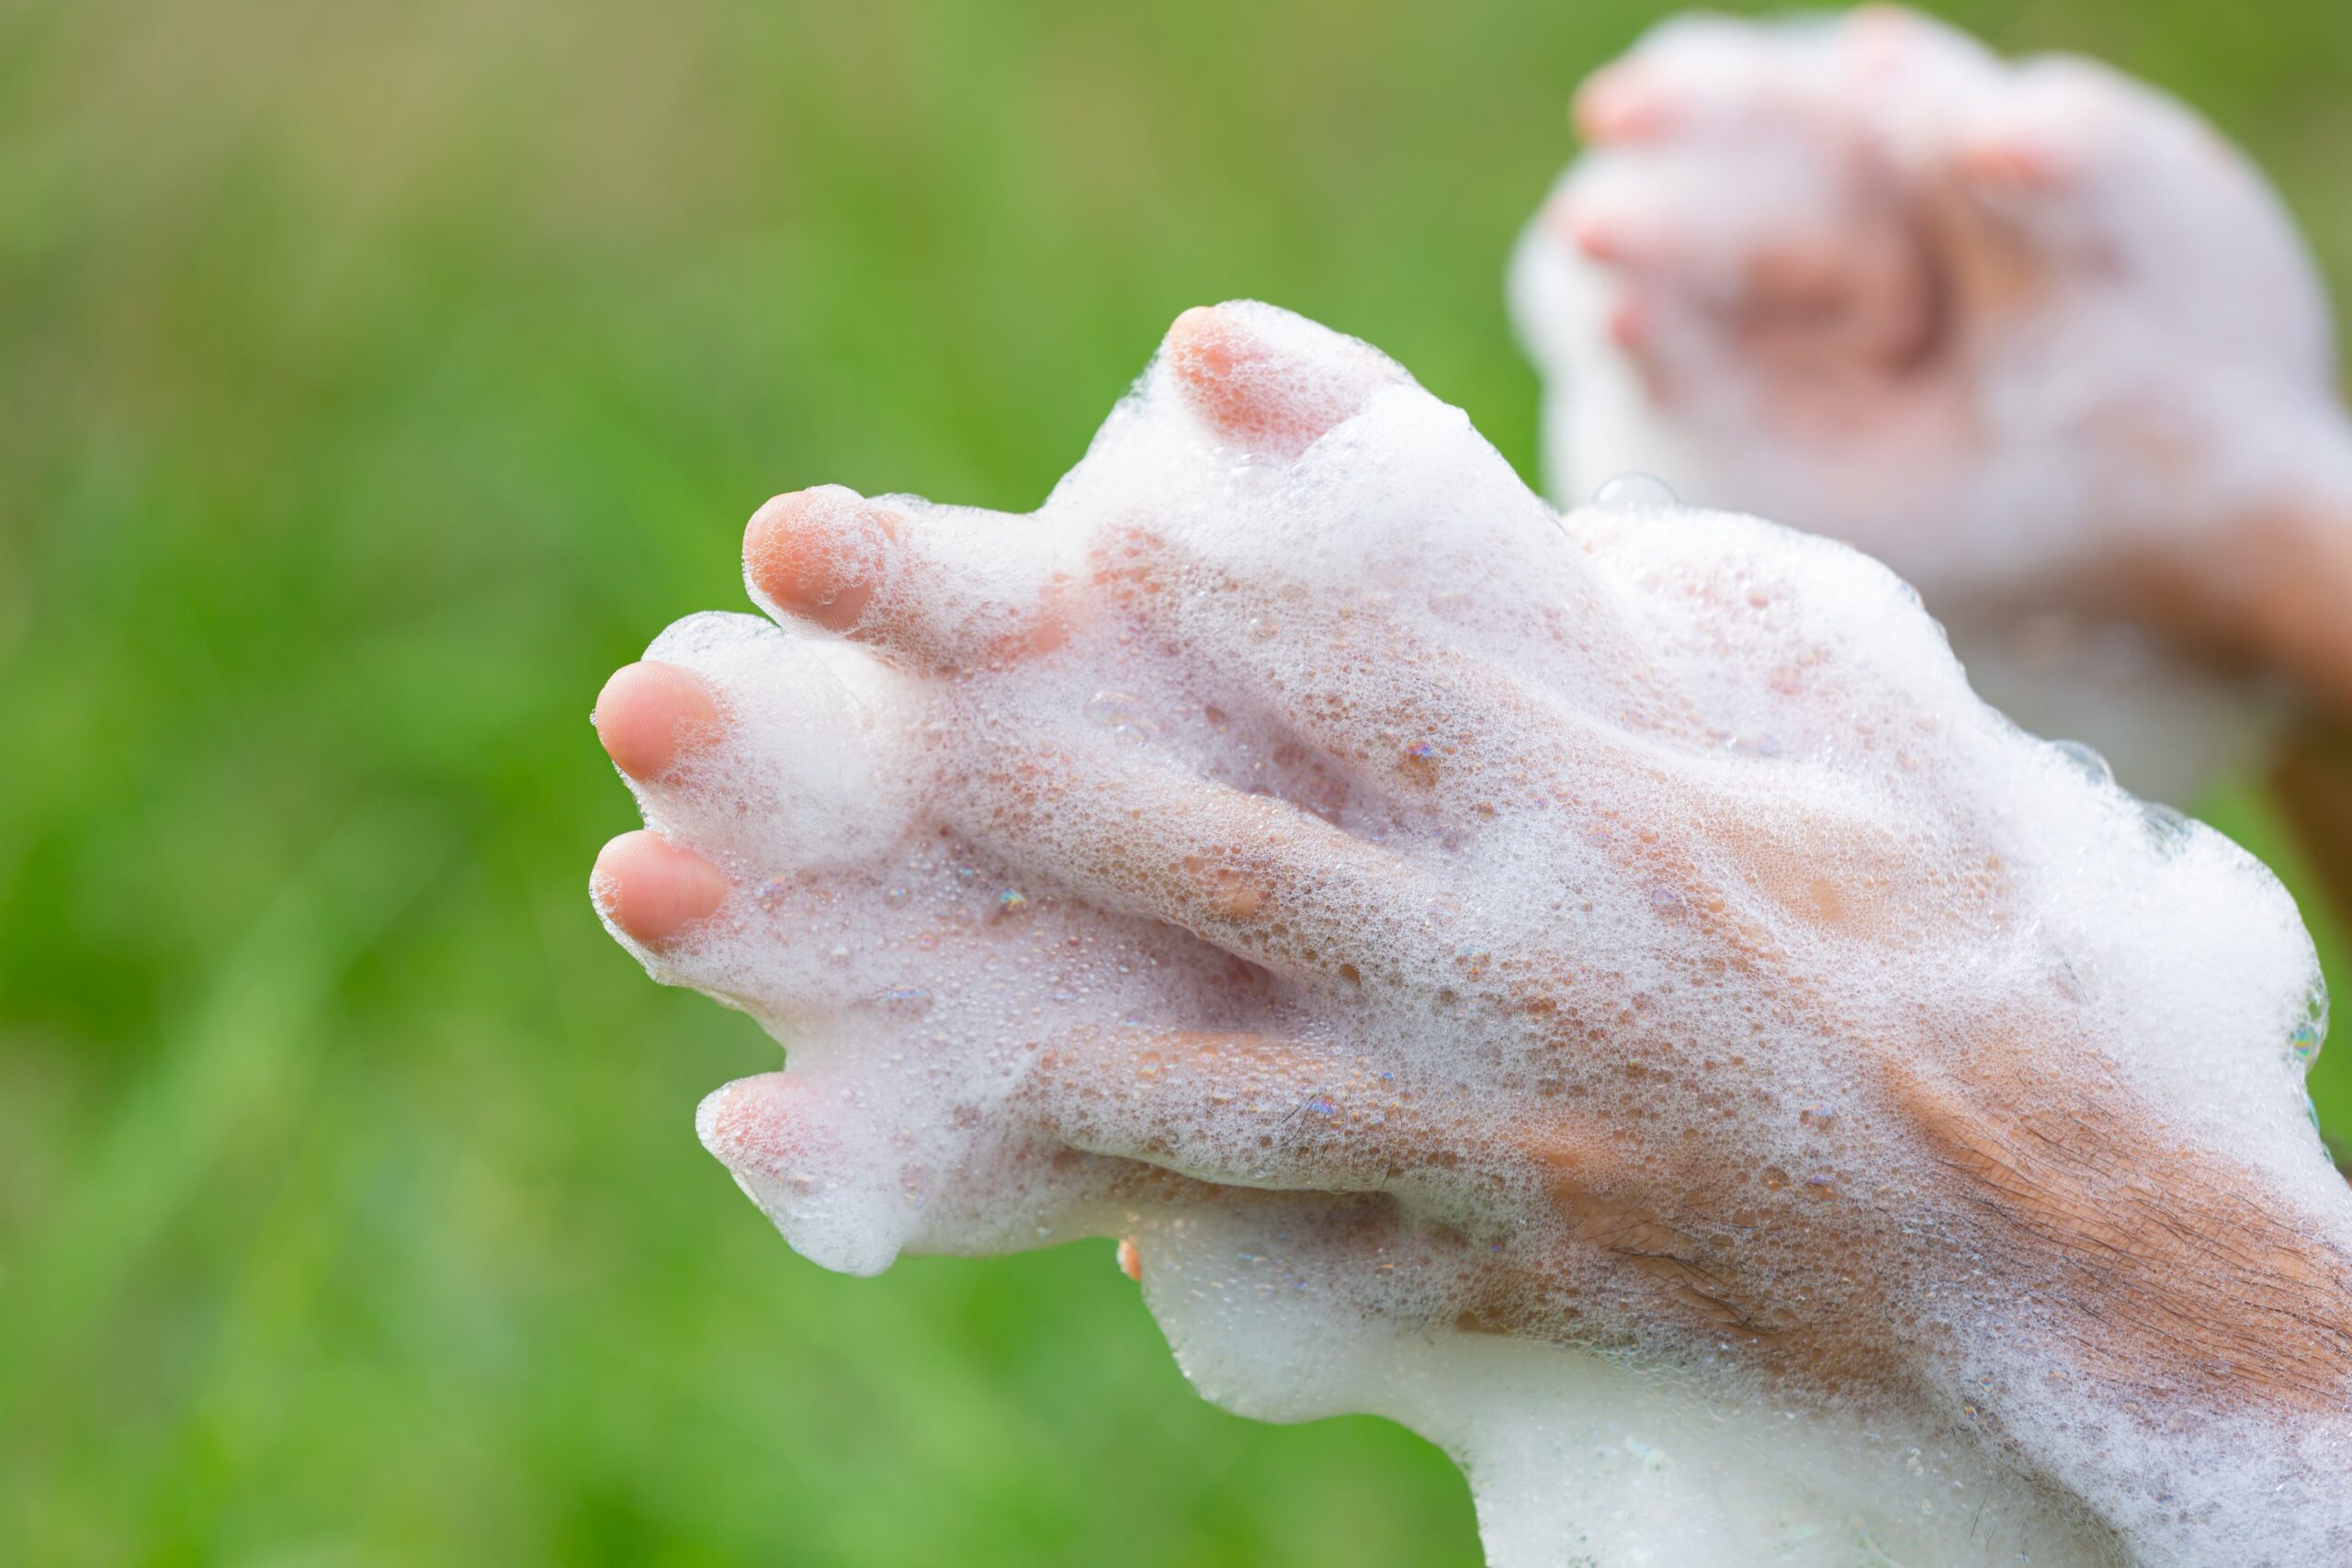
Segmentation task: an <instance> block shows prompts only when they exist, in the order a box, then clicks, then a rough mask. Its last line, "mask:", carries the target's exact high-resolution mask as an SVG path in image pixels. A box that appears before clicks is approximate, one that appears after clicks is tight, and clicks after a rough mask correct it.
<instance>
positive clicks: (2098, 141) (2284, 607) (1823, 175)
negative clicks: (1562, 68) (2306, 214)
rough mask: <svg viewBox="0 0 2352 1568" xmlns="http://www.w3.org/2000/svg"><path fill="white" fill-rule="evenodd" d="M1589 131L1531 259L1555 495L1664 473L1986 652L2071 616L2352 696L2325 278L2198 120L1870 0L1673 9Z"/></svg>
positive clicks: (1589, 91)
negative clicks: (1823, 10) (1833, 555)
mask: <svg viewBox="0 0 2352 1568" xmlns="http://www.w3.org/2000/svg"><path fill="white" fill-rule="evenodd" d="M1575 118H1576V123H1577V129H1578V130H1579V132H1580V133H1581V134H1582V136H1583V137H1584V139H1585V141H1587V143H1588V145H1589V148H1590V149H1591V151H1590V152H1588V153H1587V155H1586V156H1585V157H1584V158H1583V159H1581V160H1580V161H1579V162H1578V163H1577V165H1576V166H1575V167H1574V168H1572V169H1571V170H1570V172H1569V174H1568V175H1566V177H1565V178H1564V179H1563V181H1562V182H1561V185H1560V186H1559V187H1558V189H1557V190H1556V191H1555V194H1554V195H1553V197H1552V198H1551V200H1550V201H1549V202H1548V203H1547V205H1546V206H1545V207H1544V210H1543V212H1542V214H1541V215H1540V217H1539V218H1538V220H1537V221H1536V222H1535V224H1534V225H1533V226H1532V227H1531V229H1530V231H1529V233H1528V236H1527V238H1526V240H1525V242H1524V243H1523V244H1522V246H1521V254H1520V256H1519V259H1518V262H1517V264H1516V268H1515V277H1514V295H1515V300H1516V304H1517V307H1518V314H1519V317H1520V321H1521V330H1522V334H1523V336H1524V337H1525V339H1526V341H1527V342H1528V344H1529V346H1530V348H1531V350H1532V353H1533V354H1534V355H1535V356H1536V358H1537V360H1538V363H1539V365H1540V366H1541V367H1542V368H1543V369H1544V372H1545V375H1546V377H1547V381H1548V385H1547V390H1546V395H1547V399H1548V400H1549V401H1550V405H1551V406H1550V409H1549V412H1548V414H1547V419H1548V421H1549V433H1548V439H1549V452H1548V458H1549V461H1550V463H1551V465H1552V468H1553V482H1554V484H1555V488H1557V487H1560V486H1562V485H1567V486H1576V487H1583V486H1589V485H1590V484H1591V483H1593V482H1595V481H1596V480H1598V479H1603V478H1606V477H1608V475H1610V474H1611V473H1614V472H1618V471H1622V470H1623V469H1626V468H1648V469H1650V470H1652V471H1654V472H1657V473H1659V474H1660V475H1662V476H1663V477H1665V478H1667V479H1668V480H1669V482H1672V483H1673V484H1675V486H1676V487H1677V489H1678V490H1679V491H1681V492H1682V493H1683V494H1684V495H1685V497H1686V499H1691V500H1695V501H1699V502H1704V503H1707V504H1714V505H1724V506H1730V507H1736V508H1738V509H1740V510H1745V511H1752V512H1756V513H1760V514H1762V515H1766V516H1770V517H1771V518H1773V519H1775V520H1776V521H1779V522H1782V523H1785V524H1788V525H1792V526H1797V527H1803V528H1806V529H1808V530H1812V531H1816V532H1821V533H1825V534H1828V535H1831V536H1837V537H1842V538H1846V539H1849V540H1850V541H1852V542H1854V543H1856V544H1858V545H1860V547H1862V548H1864V549H1865V550H1867V551H1869V552H1870V553H1871V554H1873V555H1876V556H1878V557H1879V558H1881V559H1883V560H1885V561H1886V562H1887V563H1888V564H1890V565H1892V566H1893V567H1894V568H1895V570H1898V571H1900V572H1902V573H1903V574H1904V575H1905V577H1907V578H1909V579H1910V580H1911V581H1913V582H1914V583H1916V584H1917V586H1918V588H1919V589H1920V591H1921V592H1923V593H1924V594H1926V595H1927V597H1928V604H1929V605H1930V607H1931V608H1932V609H1933V610H1934V611H1935V612H1936V613H1937V614H1938V615H1939V616H1941V617H1943V618H1944V619H1945V620H1947V621H1948V622H1951V623H1952V624H1953V626H1954V633H1955V638H1956V640H1959V641H1962V643H1963V647H1962V651H1963V653H1965V654H1969V655H1970V656H1971V663H1972V667H1973V666H1974V665H1975V663H1976V662H1977V660H1976V657H1975V656H1976V654H1977V652H1978V651H1979V650H1980V649H1987V648H1988V646H1989V645H1990V644H1992V643H1994V642H1996V641H1997V640H2003V639H2006V642H2007V647H2005V648H2003V649H2000V652H2001V653H2002V654H2003V655H2004V656H2007V655H2012V654H2015V653H2017V652H2018V649H2019V647H2020V645H2021V644H2023V643H2025V642H2026V641H2028V640H2030V638H2032V637H2043V638H2044V639H2045V640H2047V639H2048V638H2049V637H2050V636H2051V635H2052V633H2051V627H2052V623H2053V621H2054V620H2057V619H2062V618H2068V617H2071V618H2073V619H2074V620H2075V621H2077V622H2082V623H2088V624H2091V625H2092V626H2097V625H2100V624H2113V625H2119V626H2136V627H2139V628H2142V629H2143V630H2144V631H2146V632H2148V633H2150V634H2152V635H2153V636H2154V637H2155V638H2156V639H2157V640H2158V642H2159V643H2161V644H2162V645H2164V646H2165V648H2168V649H2174V650H2186V651H2187V652H2188V654H2190V655H2191V656H2192V657H2193V659H2194V660H2198V661H2201V662H2202V663H2203V664H2204V665H2205V666H2206V667H2207V668H2209V669H2214V670H2222V669H2235V668H2240V667H2246V666H2253V667H2257V668H2267V669H2271V670H2276V671H2283V672H2285V673H2286V674H2287V675H2289V676H2290V677H2291V678H2292V679H2293V680H2295V681H2296V682H2299V683H2300V684H2301V685H2302V686H2303V687H2304V688H2305V689H2306V690H2307V691H2309V692H2310V693H2312V694H2315V695H2316V696H2317V697H2318V698H2319V699H2320V700H2321V701H2323V702H2324V703H2325V704H2328V705H2334V706H2336V707H2337V708H2339V709H2341V710H2344V711H2346V712H2352V632H2348V631H2347V630H2346V627H2347V626H2352V617H2346V616H2345V615H2343V614H2342V612H2341V607H2342V605H2343V604H2345V603H2346V600H2347V596H2352V435H2347V432H2346V421H2345V417H2344V413H2343V411H2342V408H2341V406H2340V404H2339V402H2338V400H2337V398H2336V393H2335V385H2334V378H2335V367H2334V362H2333V352H2334V350H2333V335H2332V331H2331V328H2330V325H2329V321H2328V316H2327V310H2326V305H2325V300H2324V294H2323V291H2322V288H2321V286H2320V284H2319V282H2318V279H2317V277H2316V276H2315V273H2314V270H2313V268H2312V265H2311V262H2310V260H2309V258H2308V256H2307V255H2306V254H2305V253H2304V250H2303V247H2302V246H2301V243H2300V242H2299V240H2298V238H2297V236H2296V234H2295V232H2294V230H2293V227H2292V225H2291V223H2290V220H2289V218H2288V216H2287V214H2286V213H2285V211H2284V209H2282V208H2281V206H2280V204H2279V203H2278V199H2277V197H2275V196H2274V194H2273V193H2272V192H2271V191H2270V190H2269V188H2268V187H2267V185H2266V184H2265V183H2264V182H2263V180H2262V179H2261V177H2260V175H2258V174H2257V173H2256V171H2255V170H2254V169H2253V168H2252V167H2251V166H2250V165H2249V164H2247V163H2246V161H2245V159H2244V158H2243V157H2241V156H2240V155H2239V154H2238V153H2237V152H2235V151H2234V150H2233V149H2232V148H2230V147H2229V146H2228V145H2226V144H2225V143H2224V142H2222V141H2221V140H2220V139H2219V138H2218V137H2217V136H2215V135H2214V134H2213V132H2212V131H2211V130H2210V129H2208V128H2207V127H2206V126H2205V125H2204V124H2203V123H2202V122H2201V121H2199V119H2197V118H2195V117H2194V116H2193V115H2192V114H2190V113H2189V112H2188V110H2187V109H2185V108H2183V107H2181V106H2180V105H2178V104H2177V103H2175V102H2173V101H2172V100H2170V99H2168V98H2166V97H2165V96H2162V95H2160V94H2158V93H2156V92H2155V91H2154V90H2153V89H2151V88H2148V87H2146V86H2144V85H2141V84H2139V83H2136V82H2133V81H2131V79H2129V78H2127V77H2125V76H2123V75H2121V74H2120V73H2116V72H2113V71H2111V70H2109V69H2107V68H2105V67H2103V66H2100V65H2098V64H2096V63H2094V62H2089V61H2086V60H2079V59H2073V58H2062V57H2046V58H2040V59H2034V60H2028V61H2024V62H2018V63H2015V64H2011V63H2007V62H2002V61H2000V60H1998V59H1997V58H1996V57H1995V56H1993V55H1991V54H1990V53H1988V52H1987V51H1985V50H1984V49H1983V48H1982V47H1981V46H1979V45H1977V44H1976V43H1975V42H1974V41H1973V40H1972V39H1967V38H1965V37H1963V36H1962V35H1961V34H1959V33H1957V32H1955V31H1953V30H1951V29H1950V28H1945V27H1943V26H1941V25H1940V24H1938V23H1935V22H1932V21H1929V20H1928V19H1926V18H1924V17H1918V16H1916V15H1914V14H1912V13H1909V12H1905V11H1902V10H1898V9H1894V8H1892V7H1883V6H1873V7H1868V8H1865V9H1862V10H1860V11H1856V12H1853V13H1850V14H1848V15H1846V16H1844V17H1838V18H1836V19H1830V18H1826V17H1808V18H1804V19H1801V20H1797V21H1792V22H1781V23H1750V22H1743V21H1734V20H1730V19H1725V18H1689V19H1683V20H1678V21H1675V22H1670V23H1668V24H1667V25H1666V26H1664V27H1661V28H1658V29H1657V31H1655V32H1654V33H1652V34H1651V35H1650V36H1649V37H1648V38H1647V39H1645V40H1644V41H1643V42H1642V43H1641V44H1640V45H1639V46H1637V47H1636V48H1635V49H1634V51H1632V52H1631V53H1630V54H1628V55H1627V56H1626V57H1625V58H1624V59H1623V60H1622V61H1620V62H1617V63H1615V64H1613V65H1611V66H1610V67H1608V68H1607V69H1605V70H1603V71H1601V72H1600V73H1598V74H1596V75H1595V76H1594V77H1593V78H1592V79H1591V80H1590V81H1589V82H1588V83H1587V84H1586V85H1585V86H1584V87H1583V89H1582V90H1581V91H1580V92H1579V94H1578V95H1577V103H1576V113H1575ZM1985 626H1993V627H1995V628H1996V630H1995V631H1993V632H1991V633H1986V632H1985V631H1983V630H1982V629H1981V628H1984V627H1985ZM1972 632H1973V633H1974V634H1975V635H1974V636H1973V638H1972V637H1970V635H1969V634H1970V633H1972ZM2108 640H2109V643H2110V644H2111V643H2112V641H2113V639H2112V637H2109V639H2108ZM2099 656H2100V654H2099V649H2098V646H2097V637H2096V636H2094V635H2092V634H2090V633H2085V634H2083V635H2081V636H2079V637H2075V639H2074V640H2073V641H2072V642H2071V643H2070V644H2069V646H2068V647H2067V649H2066V651H2065V655H2064V657H2065V658H2066V659H2067V660H2070V661H2071V662H2073V663H2075V664H2076V665H2078V666H2080V665H2085V664H2088V663H2092V662H2094V661H2096V660H2097V659H2098V657H2099ZM1988 657H1989V654H1988ZM2019 684H2020V685H2021V686H2023V687H2025V688H2027V690H2025V691H2024V692H2023V693H2022V694H2020V695H2019V696H2018V698H2017V699H2016V700H2017V702H2018V705H2020V706H2023V707H2025V708H2026V709H2027V710H2028V711H2026V712H2024V713H2022V714H2020V716H2021V717H2023V718H2024V719H2025V720H2026V722H2028V723H2029V724H2030V725H2035V726H2036V727H2037V728H2040V727H2041V723H2042V722H2050V721H2045V720H2043V716H2042V715H2041V714H2040V713H2037V712H2035V711H2032V710H2033V708H2034V706H2035V702H2034V696H2033V694H2032V692H2031V690H2030V688H2031V686H2032V685H2033V684H2034V680H2032V679H2029V680H2027V681H2025V682H2019ZM2178 684H2179V682H2176V691H2177V688H2178ZM2000 696H2001V699H2002V700H2003V701H2005V702H2007V701H2008V700H2010V694H2008V693H2007V692H2003V693H2001V694H2000ZM2240 700H2241V702H2243V701H2244V700H2245V699H2243V698H2241V699H2240ZM2093 705H2095V704H2093ZM2055 721H2056V722H2064V720H2063V719H2055ZM2126 779H2127V782H2132V781H2131V774H2130V772H2129V771H2127V774H2126Z"/></svg>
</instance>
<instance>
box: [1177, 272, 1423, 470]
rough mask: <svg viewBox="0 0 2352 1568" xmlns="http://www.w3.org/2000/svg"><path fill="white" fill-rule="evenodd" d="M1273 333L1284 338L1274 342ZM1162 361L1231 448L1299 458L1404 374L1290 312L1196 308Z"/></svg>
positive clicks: (1186, 317)
mask: <svg viewBox="0 0 2352 1568" xmlns="http://www.w3.org/2000/svg"><path fill="white" fill-rule="evenodd" d="M1268 329H1272V331H1273V332H1274V333H1278V334H1280V335H1278V336H1275V337H1270V336H1269V335H1268ZM1160 355H1161V359H1162V361H1163V362H1164V363H1165V364H1166V366H1167V367H1168V370H1169V372H1170V376H1171V377H1172V378H1173V380H1174V382H1175V384H1176V386H1177V387H1178V389H1180V390H1181V391H1182V394H1183V396H1184V398H1185V400H1187V401H1188V402H1190V403H1191V404H1192V405H1193V409H1194V410H1195V411H1196V412H1198V413H1199V414H1200V416H1201V417H1202V418H1203V419H1204V421H1206V422H1207V423H1208V424H1209V425H1210V426H1211V427H1212V428H1213V429H1215V430H1216V432H1217V433H1218V434H1222V435H1223V436H1225V437H1226V438H1227V440H1232V441H1239V442H1248V443H1250V444H1251V445H1254V446H1263V447H1265V448H1268V449H1270V450H1272V451H1275V452H1279V453H1282V454H1283V455H1286V456H1293V457H1295V456H1296V455H1297V454H1298V453H1300V452H1302V451H1304V450H1306V447H1308V446H1311V445H1313V444H1314V442H1315V441H1316V439H1317V437H1319V436H1320V435H1322V434H1324V433H1325V432H1326V431H1328V430H1329V429H1331V428H1332V427H1333V426H1334V425H1337V424H1340V423H1344V422H1345V421H1347V420H1348V419H1350V418H1352V417H1353V416H1354V415H1355V414H1356V413H1357V412H1360V411H1361V410H1362V409H1363V405H1364V403H1365V402H1366V401H1367V400H1369V399H1370V398H1371V396H1372V395H1373V393H1374V391H1375V390H1377V389H1379V388H1381V387H1383V386H1388V385H1393V384H1396V383H1397V382H1399V381H1402V380H1403V379H1404V378H1405V377H1404V373H1403V371H1401V370H1400V369H1398V368H1397V367H1396V366H1395V365H1394V364H1392V363H1390V362H1389V361H1388V360H1387V359H1386V358H1385V356H1383V355H1379V354H1378V353H1377V352H1375V351H1374V350H1371V349H1368V348H1366V347H1365V346H1364V345H1363V344H1359V343H1355V342H1353V341H1352V340H1351V339H1349V338H1346V337H1344V336H1342V335H1341V334H1340V333H1333V332H1329V331H1326V330H1325V329H1322V328H1319V327H1315V326H1313V325H1311V324H1307V323H1301V322H1299V321H1297V320H1296V319H1295V318H1294V317H1289V316H1287V315H1284V314H1283V313H1281V312H1269V314H1268V318H1267V319H1263V320H1260V321H1252V320H1250V318H1249V314H1248V312H1247V310H1246V309H1245V308H1237V307H1234V306H1229V305H1196V306H1194V307H1193V309H1191V310H1186V311H1185V312H1184V313H1183V314H1182V315H1181V316H1178V317H1177V318H1176V320H1175V321H1174V323H1173V324H1172V325H1170V327H1169V329H1168V335H1167V336H1166V337H1165V338H1164V339H1162V340H1161V344H1160Z"/></svg>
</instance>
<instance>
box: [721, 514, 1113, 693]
mask: <svg viewBox="0 0 2352 1568" xmlns="http://www.w3.org/2000/svg"><path fill="white" fill-rule="evenodd" d="M1051 545H1052V541H1051V539H1050V537H1049V536H1048V535H1047V532H1046V529H1045V528H1044V527H1043V526H1042V525H1040V524H1039V522H1038V520H1037V519H1035V517H1016V516H1012V515H1010V514H1007V513H989V512H981V511H978V510H974V509H964V508H951V507H933V506H925V505H922V504H921V503H919V502H880V501H868V500H866V499H865V497H863V496H860V495H859V494H858V493H857V492H856V491H852V490H846V489H843V488H842V486H840V485H820V486H819V487H818V488H816V489H814V490H804V491H793V492H792V493H790V494H787V495H779V496H777V497H775V499H774V500H772V501H770V502H768V503H767V504H766V505H764V506H763V507H761V508H760V510H759V511H758V512H756V513H753V514H752V520H751V522H750V523H749V524H748V525H746V526H745V528H744V530H743V576H744V581H745V582H746V584H747V585H748V586H749V587H750V589H751V592H752V599H753V600H754V601H755V602H756V603H758V604H760V605H761V607H762V608H763V609H765V610H766V611H767V612H768V613H769V614H770V615H774V616H775V617H776V619H777V620H778V621H780V622H785V623H786V624H790V623H793V622H798V623H801V624H805V625H809V626H818V627H821V628H822V629H824V630H826V631H829V632H837V633H840V634H842V636H845V637H850V638H852V639H853V640H855V641H858V642H864V643H869V644H872V645H874V646H875V647H876V648H877V649H881V650H883V651H885V652H886V653H887V654H888V655H889V656H891V657H892V658H894V659H895V660H899V661H900V662H902V663H904V664H906V665H908V666H909V667H910V668H913V669H916V670H922V671H937V670H942V669H957V668H963V667H967V666H969V665H972V664H975V663H986V662H989V661H992V660H1005V659H1018V658H1027V657H1031V656H1034V655H1036V654H1039V653H1045V652H1048V651H1050V650H1052V649H1055V648H1057V647H1059V646H1060V645H1061V643H1062V641H1063V640H1064V638H1065V637H1066V636H1067V632H1066V628H1065V627H1064V626H1063V623H1062V619H1061V607H1060V604H1059V595H1058V592H1057V581H1056V577H1055V571H1054V564H1053V560H1052V549H1051Z"/></svg>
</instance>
